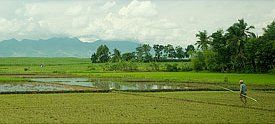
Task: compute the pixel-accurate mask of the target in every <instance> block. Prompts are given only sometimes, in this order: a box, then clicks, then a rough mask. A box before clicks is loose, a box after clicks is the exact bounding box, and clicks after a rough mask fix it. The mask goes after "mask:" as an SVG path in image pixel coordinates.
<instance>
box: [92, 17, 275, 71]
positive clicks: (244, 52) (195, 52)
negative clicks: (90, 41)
mask: <svg viewBox="0 0 275 124" xmlns="http://www.w3.org/2000/svg"><path fill="white" fill-rule="evenodd" d="M254 28H255V27H254V26H250V25H248V24H247V23H246V22H245V21H244V19H240V20H238V22H236V23H234V24H233V25H231V26H230V27H229V28H227V29H226V30H222V29H220V30H217V31H216V32H213V33H212V34H210V35H208V33H207V31H206V30H203V31H199V32H198V33H197V34H196V37H197V38H198V40H197V41H196V43H195V44H194V45H188V46H187V47H186V48H185V49H184V48H183V47H181V46H176V47H174V46H173V45H171V44H168V45H159V44H155V45H153V46H150V45H149V44H141V45H140V46H138V47H137V48H136V50H135V51H134V52H127V53H123V54H122V53H121V52H120V51H119V50H118V49H114V50H113V52H112V54H111V52H110V50H109V48H108V47H107V46H106V45H101V46H99V47H98V49H97V50H96V52H95V53H94V54H92V56H91V60H92V62H93V63H106V62H121V61H131V62H167V61H170V62H176V61H184V60H185V61H186V60H187V61H188V60H190V59H191V62H192V69H193V70H196V71H203V70H207V71H213V72H247V73H255V72H268V71H272V70H273V71H274V67H275V21H273V22H272V23H271V24H269V25H267V27H266V28H263V32H264V33H263V35H261V36H257V35H256V34H255V33H254V32H252V31H251V30H252V29H254ZM194 46H196V48H195V47H194ZM152 51H153V52H152ZM188 70H189V69H188Z"/></svg>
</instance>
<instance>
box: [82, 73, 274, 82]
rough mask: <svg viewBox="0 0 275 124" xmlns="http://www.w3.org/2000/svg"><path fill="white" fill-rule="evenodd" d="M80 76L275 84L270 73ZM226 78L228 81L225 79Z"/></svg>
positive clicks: (109, 74)
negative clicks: (242, 81) (241, 81)
mask: <svg viewBox="0 0 275 124" xmlns="http://www.w3.org/2000/svg"><path fill="white" fill-rule="evenodd" d="M77 75H79V76H88V77H90V78H106V79H110V78H111V79H112V78H113V79H118V80H119V79H121V80H149V81H150V80H151V81H168V82H169V81H170V82H198V83H224V82H226V81H227V82H229V83H233V84H234V83H235V84H238V82H239V80H240V79H243V80H244V81H245V82H246V83H247V84H260V85H264V84H275V75H270V74H235V73H208V72H105V73H77ZM225 80H226V81H225Z"/></svg>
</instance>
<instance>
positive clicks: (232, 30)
mask: <svg viewBox="0 0 275 124" xmlns="http://www.w3.org/2000/svg"><path fill="white" fill-rule="evenodd" d="M251 29H254V26H248V24H247V23H246V22H244V20H243V19H240V20H238V22H237V23H234V24H233V25H232V26H230V27H229V28H228V29H227V32H228V33H227V34H226V37H227V39H228V41H229V42H228V43H227V44H228V47H229V48H230V49H231V52H232V55H233V56H232V57H233V58H232V59H233V60H234V61H235V65H236V66H237V67H238V68H244V67H245V60H246V57H245V56H244V47H245V42H246V41H247V40H248V38H252V37H253V38H255V37H256V35H255V34H254V33H253V32H250V30H251Z"/></svg>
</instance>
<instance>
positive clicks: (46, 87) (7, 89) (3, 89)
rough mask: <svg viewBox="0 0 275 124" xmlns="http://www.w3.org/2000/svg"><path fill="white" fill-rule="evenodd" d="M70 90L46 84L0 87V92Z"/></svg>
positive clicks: (4, 85) (5, 85) (3, 85)
mask: <svg viewBox="0 0 275 124" xmlns="http://www.w3.org/2000/svg"><path fill="white" fill-rule="evenodd" d="M64 90H71V89H70V88H65V87H63V86H54V85H46V84H35V85H34V84H17V85H12V84H2V85H0V92H24V91H64Z"/></svg>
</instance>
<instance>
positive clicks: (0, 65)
mask: <svg viewBox="0 0 275 124" xmlns="http://www.w3.org/2000/svg"><path fill="white" fill-rule="evenodd" d="M40 64H44V65H45V67H44V68H41V67H40V66H39V65H40ZM135 64H137V65H138V67H139V68H140V71H138V72H122V71H104V70H103V68H104V66H105V64H92V63H90V60H89V59H79V58H0V82H1V77H2V78H4V77H5V79H7V77H12V78H11V81H12V80H13V79H14V80H15V81H16V80H21V79H16V77H17V76H16V75H24V74H32V75H49V76H60V75H65V76H72V77H76V76H82V77H89V78H91V79H94V78H105V79H111V80H124V81H129V80H134V81H140V80H147V81H167V82H198V83H228V82H229V83H232V84H235V83H238V81H239V80H240V79H243V80H245V82H246V83H247V84H258V85H273V84H275V75H274V74H236V73H210V72H192V71H191V72H147V71H146V68H148V67H149V66H151V63H135ZM158 64H159V65H161V66H164V65H165V64H167V63H165V62H163V63H158ZM168 64H178V65H181V64H182V65H184V63H183V62H177V63H171V62H170V63H168ZM162 68H163V67H162ZM25 69H27V71H26V70H25ZM142 70H143V71H142ZM1 75H2V76H1ZM2 81H3V80H2Z"/></svg>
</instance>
